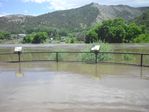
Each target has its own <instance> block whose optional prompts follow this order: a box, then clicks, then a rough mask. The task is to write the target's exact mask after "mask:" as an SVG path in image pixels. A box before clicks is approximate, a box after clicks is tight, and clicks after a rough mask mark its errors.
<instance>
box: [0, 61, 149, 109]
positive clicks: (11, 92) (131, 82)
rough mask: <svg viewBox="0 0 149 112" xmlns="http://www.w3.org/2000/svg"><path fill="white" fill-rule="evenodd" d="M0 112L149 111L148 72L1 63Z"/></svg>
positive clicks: (135, 68) (93, 66)
mask: <svg viewBox="0 0 149 112" xmlns="http://www.w3.org/2000/svg"><path fill="white" fill-rule="evenodd" d="M0 112H149V68H148V67H139V66H130V65H118V64H85V63H79V62H74V63H68V62H59V63H56V62H24V63H23V62H22V63H0Z"/></svg>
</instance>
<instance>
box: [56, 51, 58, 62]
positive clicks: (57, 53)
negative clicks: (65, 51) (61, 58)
mask: <svg viewBox="0 0 149 112" xmlns="http://www.w3.org/2000/svg"><path fill="white" fill-rule="evenodd" d="M56 62H58V52H56Z"/></svg>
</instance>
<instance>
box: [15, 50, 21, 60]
mask: <svg viewBox="0 0 149 112" xmlns="http://www.w3.org/2000/svg"><path fill="white" fill-rule="evenodd" d="M14 53H17V54H18V61H19V62H20V61H21V53H22V47H15V48H14Z"/></svg>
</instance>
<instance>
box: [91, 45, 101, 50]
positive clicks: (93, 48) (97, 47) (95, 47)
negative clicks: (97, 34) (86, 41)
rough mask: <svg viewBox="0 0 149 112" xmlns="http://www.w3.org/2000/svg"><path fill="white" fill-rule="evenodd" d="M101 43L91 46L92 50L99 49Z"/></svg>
mask: <svg viewBox="0 0 149 112" xmlns="http://www.w3.org/2000/svg"><path fill="white" fill-rule="evenodd" d="M99 49H100V45H95V46H94V47H92V48H91V51H99Z"/></svg>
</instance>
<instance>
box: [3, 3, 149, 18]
mask: <svg viewBox="0 0 149 112" xmlns="http://www.w3.org/2000/svg"><path fill="white" fill-rule="evenodd" d="M92 2H95V3H98V4H100V5H119V4H123V5H129V6H132V7H144V6H148V7H149V0H0V16H5V15H12V14H25V15H34V16H37V15H41V14H44V13H48V12H53V11H57V10H66V9H72V8H77V7H81V6H84V5H86V4H90V3H92Z"/></svg>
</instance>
